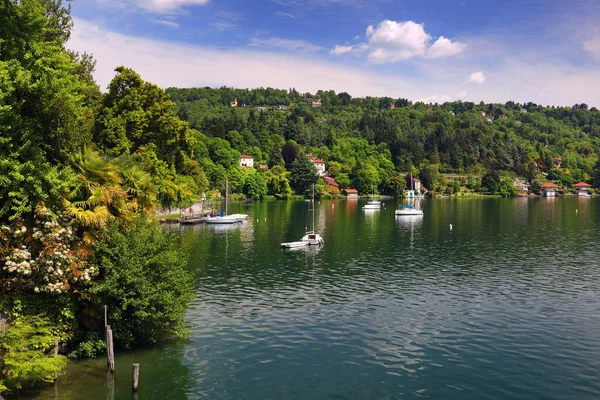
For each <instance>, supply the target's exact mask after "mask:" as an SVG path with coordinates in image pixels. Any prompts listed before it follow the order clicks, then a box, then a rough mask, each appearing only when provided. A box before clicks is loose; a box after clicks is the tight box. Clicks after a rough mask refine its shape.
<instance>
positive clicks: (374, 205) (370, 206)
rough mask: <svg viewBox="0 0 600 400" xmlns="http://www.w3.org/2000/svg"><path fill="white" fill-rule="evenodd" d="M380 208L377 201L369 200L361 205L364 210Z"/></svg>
mask: <svg viewBox="0 0 600 400" xmlns="http://www.w3.org/2000/svg"><path fill="white" fill-rule="evenodd" d="M380 208H381V203H380V202H379V201H369V202H368V203H367V204H365V205H364V206H363V209H365V210H379V209H380Z"/></svg>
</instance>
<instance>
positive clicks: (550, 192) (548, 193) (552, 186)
mask: <svg viewBox="0 0 600 400" xmlns="http://www.w3.org/2000/svg"><path fill="white" fill-rule="evenodd" d="M557 189H558V185H557V184H556V183H552V182H550V183H544V184H543V185H542V195H543V196H544V197H556V190H557Z"/></svg>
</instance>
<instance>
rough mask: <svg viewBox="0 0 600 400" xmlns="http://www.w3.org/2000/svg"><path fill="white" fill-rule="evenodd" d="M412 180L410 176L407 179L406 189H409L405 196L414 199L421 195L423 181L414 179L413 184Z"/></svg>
mask: <svg viewBox="0 0 600 400" xmlns="http://www.w3.org/2000/svg"><path fill="white" fill-rule="evenodd" d="M410 179H411V177H410V176H407V177H406V187H407V188H408V189H406V190H405V191H404V196H406V197H408V198H413V197H415V196H418V195H419V193H421V180H420V179H417V178H412V182H411V180H410Z"/></svg>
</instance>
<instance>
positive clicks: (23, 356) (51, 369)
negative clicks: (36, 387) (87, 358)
mask: <svg viewBox="0 0 600 400" xmlns="http://www.w3.org/2000/svg"><path fill="white" fill-rule="evenodd" d="M53 325H54V324H53V323H52V322H51V321H50V320H48V319H47V318H45V317H42V316H38V315H35V316H27V317H21V318H17V319H14V320H12V321H11V322H10V325H9V326H8V328H7V329H6V330H5V332H4V333H0V392H4V391H12V390H15V389H21V388H23V387H27V386H32V385H33V384H35V383H38V382H52V381H53V379H54V374H55V373H62V371H63V369H64V368H65V366H66V363H67V359H66V357H64V356H62V355H59V356H57V357H55V356H54V352H53V351H52V349H53V348H54V342H55V341H56V340H58V336H57V335H56V333H55V328H54V327H53Z"/></svg>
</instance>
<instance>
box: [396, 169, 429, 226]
mask: <svg viewBox="0 0 600 400" xmlns="http://www.w3.org/2000/svg"><path fill="white" fill-rule="evenodd" d="M410 182H411V190H412V191H414V180H413V177H412V174H410ZM394 214H395V215H396V216H409V215H411V216H415V215H416V216H421V215H423V210H422V209H421V202H420V201H419V196H415V197H414V199H413V202H412V204H403V205H401V206H400V208H398V209H397V210H396V211H395V212H394Z"/></svg>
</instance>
